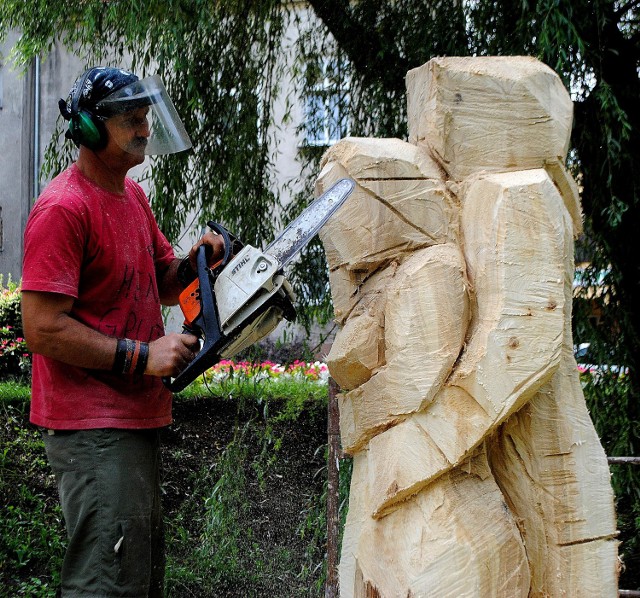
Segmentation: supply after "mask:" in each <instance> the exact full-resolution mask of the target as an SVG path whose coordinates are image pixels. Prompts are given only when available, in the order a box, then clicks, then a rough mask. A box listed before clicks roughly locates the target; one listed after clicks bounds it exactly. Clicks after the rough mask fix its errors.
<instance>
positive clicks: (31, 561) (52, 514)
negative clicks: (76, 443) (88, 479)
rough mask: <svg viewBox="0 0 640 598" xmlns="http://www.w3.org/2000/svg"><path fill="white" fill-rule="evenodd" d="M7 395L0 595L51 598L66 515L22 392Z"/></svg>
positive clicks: (2, 409)
mask: <svg viewBox="0 0 640 598" xmlns="http://www.w3.org/2000/svg"><path fill="white" fill-rule="evenodd" d="M2 386H5V385H2ZM4 390H5V392H3V393H2V394H3V395H4V398H3V400H1V401H0V416H1V418H0V419H1V421H2V429H1V430H0V438H1V439H2V444H0V503H1V504H2V505H3V514H2V518H0V563H2V566H0V596H2V597H3V598H14V597H15V596H29V597H34V598H35V597H38V598H53V597H54V596H55V595H56V594H55V586H56V585H57V584H58V583H59V571H60V567H61V564H62V555H63V552H64V533H63V529H62V523H61V521H62V513H61V510H60V507H59V506H58V504H57V500H56V499H57V497H56V496H55V490H54V483H53V479H52V476H50V475H49V471H48V466H47V464H46V460H45V458H44V446H43V443H42V439H41V437H40V434H39V432H38V431H37V430H36V429H35V428H33V427H31V426H28V425H25V424H26V420H27V416H28V403H27V402H25V401H24V399H22V398H21V395H22V396H23V395H24V389H23V390H22V392H17V389H16V388H15V387H14V388H13V391H12V392H9V391H8V389H6V388H5V389H4ZM9 390H10V389H9ZM16 397H17V398H16Z"/></svg>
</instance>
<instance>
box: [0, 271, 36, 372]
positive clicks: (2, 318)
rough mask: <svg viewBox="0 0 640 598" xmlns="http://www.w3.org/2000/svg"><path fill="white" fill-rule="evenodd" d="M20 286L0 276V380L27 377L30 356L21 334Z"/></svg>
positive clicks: (29, 368)
mask: <svg viewBox="0 0 640 598" xmlns="http://www.w3.org/2000/svg"><path fill="white" fill-rule="evenodd" d="M20 298H21V292H20V285H19V284H18V283H15V282H12V280H11V278H10V277H9V280H8V281H7V286H6V287H5V286H4V285H3V279H2V275H0V380H5V379H8V378H23V377H28V376H29V373H30V372H31V355H30V354H29V352H28V348H27V343H26V341H25V340H24V333H23V332H22V310H21V306H20Z"/></svg>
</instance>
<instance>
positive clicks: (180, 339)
mask: <svg viewBox="0 0 640 598" xmlns="http://www.w3.org/2000/svg"><path fill="white" fill-rule="evenodd" d="M199 350H200V342H199V341H198V338H197V337H195V336H193V335H192V334H176V333H174V334H168V335H166V336H163V337H160V338H159V339H157V340H155V341H152V342H150V343H149V359H148V361H147V368H146V370H145V372H144V373H145V374H148V375H150V376H177V375H178V374H179V373H180V372H181V371H182V370H183V369H184V368H186V367H187V366H188V365H189V364H190V363H191V361H193V358H194V357H195V356H196V355H197V354H198V351H199Z"/></svg>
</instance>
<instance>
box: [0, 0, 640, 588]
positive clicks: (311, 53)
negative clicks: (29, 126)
mask: <svg viewBox="0 0 640 598" xmlns="http://www.w3.org/2000/svg"><path fill="white" fill-rule="evenodd" d="M639 4H640V3H639V2H638V0H520V1H516V2H514V1H513V0H396V1H394V2H388V1H385V0H354V1H352V2H349V1H347V0H309V2H308V3H307V2H285V1H283V0H226V1H225V2H219V1H217V0H145V1H142V0H137V1H135V2H120V1H115V0H113V1H101V0H70V1H69V2H65V3H45V2H42V1H38V2H23V1H22V0H0V40H1V39H2V38H3V36H4V35H5V34H6V33H7V31H8V30H9V29H18V30H20V31H22V37H21V38H20V40H19V42H18V44H17V46H16V48H15V56H16V58H17V60H18V62H20V63H23V64H26V63H27V62H28V61H29V60H30V59H31V58H32V57H33V56H36V55H46V53H47V52H48V51H49V50H50V49H51V48H52V45H53V43H54V40H59V41H60V42H61V43H62V44H63V45H64V46H65V47H67V48H68V49H69V50H71V51H74V52H77V53H78V55H80V56H87V57H88V61H90V62H95V61H97V60H103V59H104V60H110V61H111V62H114V61H117V60H118V59H119V58H120V57H122V56H123V55H125V54H127V55H131V56H133V57H134V64H133V65H132V67H133V68H134V69H135V70H136V71H138V72H142V73H144V72H145V71H146V70H148V69H150V68H153V69H158V70H159V71H161V72H162V74H163V78H164V80H165V84H166V85H167V88H168V90H169V93H170V94H171V97H172V98H173V100H174V102H175V103H176V105H177V108H178V111H179V112H180V114H181V115H183V117H184V119H185V121H186V123H185V124H186V125H187V129H188V130H189V131H190V133H191V135H192V138H193V140H194V155H196V156H197V160H194V159H189V156H182V157H175V156H173V157H172V158H171V159H170V160H162V159H160V160H158V161H157V162H156V163H154V167H153V170H152V173H151V178H152V204H153V206H154V209H155V212H156V214H157V216H158V220H159V222H160V224H161V226H162V227H163V229H164V230H165V232H166V233H167V234H168V236H169V237H170V238H172V239H175V238H176V235H177V234H178V231H179V230H180V229H181V228H182V226H183V225H184V223H185V220H186V218H187V215H188V214H191V213H196V214H199V215H200V217H201V218H206V217H207V216H212V217H214V218H216V219H218V220H221V221H222V222H224V223H226V224H227V226H229V227H230V228H231V229H233V230H234V231H236V232H237V233H238V234H239V235H240V236H241V237H242V238H243V239H244V240H245V241H247V242H253V243H258V244H262V243H264V241H265V240H267V239H268V238H269V237H270V236H271V235H272V233H273V230H274V229H275V228H278V226H279V224H280V222H278V219H277V218H276V216H275V215H276V214H277V213H281V214H283V217H282V219H283V220H287V219H289V218H290V217H291V216H293V215H294V213H295V212H296V211H297V210H299V209H300V208H301V204H302V203H303V201H306V199H307V198H308V193H309V191H310V188H311V184H310V181H312V180H313V179H314V178H315V175H316V174H317V171H316V168H315V165H316V164H317V163H318V161H319V157H320V155H321V154H322V153H323V151H324V149H326V148H324V147H313V146H309V147H303V148H302V149H301V151H300V154H301V157H302V158H303V160H306V164H307V168H304V169H301V180H300V183H301V186H303V187H304V189H305V190H304V192H303V193H301V194H300V196H299V197H298V200H299V201H294V202H293V203H291V204H289V205H288V206H286V207H285V211H284V212H280V211H279V208H280V207H281V206H280V198H279V196H278V195H276V194H275V193H274V188H275V187H274V184H273V181H274V172H273V168H272V166H273V163H274V160H275V152H277V151H278V125H279V124H280V123H274V122H273V115H274V100H275V98H276V97H277V95H278V94H279V93H280V92H281V85H282V83H283V81H284V78H283V77H286V78H287V80H294V81H295V82H296V83H297V86H296V88H295V91H296V93H297V94H298V95H299V97H300V98H301V99H302V101H304V98H305V97H308V96H309V95H311V94H313V93H316V91H317V89H318V83H319V80H320V79H323V80H324V82H325V83H327V82H328V83H329V86H330V87H331V89H332V95H331V97H330V98H327V102H328V104H327V106H325V108H327V109H328V110H330V111H331V113H332V123H331V125H332V126H333V127H334V129H335V130H336V134H337V136H343V135H345V134H347V133H349V134H351V135H363V136H379V137H399V138H406V108H405V107H406V97H405V85H404V77H405V74H406V72H407V71H408V70H409V69H410V68H413V67H417V66H420V65H421V64H423V63H425V62H427V61H428V60H429V59H430V58H432V57H434V56H445V55H469V54H478V55H490V54H502V55H515V54H529V55H533V56H536V57H538V58H539V59H541V60H542V61H543V62H545V63H547V64H548V65H550V66H551V67H552V68H554V69H555V70H556V71H557V72H558V74H559V75H560V76H561V77H562V79H563V81H564V83H565V85H566V86H567V88H568V89H570V90H571V92H572V96H573V99H574V103H575V126H574V130H573V135H572V152H571V157H572V164H571V166H572V168H573V169H574V172H575V176H576V178H578V180H579V181H580V183H581V188H582V204H583V209H584V216H585V230H586V231H587V234H586V236H585V239H584V240H583V242H582V247H581V251H582V253H583V257H584V259H585V261H588V262H589V263H590V264H591V267H590V269H587V270H586V272H585V280H587V281H589V280H590V281H591V283H589V284H587V288H590V290H591V291H593V289H594V288H597V292H591V293H590V294H589V301H588V302H587V301H584V302H582V303H580V302H578V303H577V305H576V310H575V312H576V317H575V321H574V326H575V338H576V339H578V341H579V342H584V343H586V342H589V343H591V349H594V350H595V353H596V355H597V356H596V357H594V359H595V360H596V363H605V364H616V365H623V366H625V367H626V368H627V369H626V370H623V371H626V372H627V373H626V374H625V375H624V376H618V375H617V374H616V372H617V373H620V370H615V369H611V368H609V369H608V370H606V373H607V375H606V376H600V377H599V378H598V379H597V380H595V384H594V385H593V388H592V389H591V392H590V393H589V394H590V396H591V397H592V405H591V408H592V415H593V417H594V420H595V421H596V424H597V425H598V429H599V432H600V434H601V436H602V438H603V444H604V445H605V448H606V450H607V452H608V453H609V454H610V455H616V454H617V455H637V454H638V443H639V442H640V430H639V427H640V423H639V421H640V381H639V380H638V371H639V360H640V311H638V310H637V307H636V306H637V304H638V301H639V300H640V267H639V265H640V260H639V259H638V252H637V249H636V246H635V243H634V241H635V238H634V233H635V226H636V223H637V222H638V221H639V214H638V211H639V205H638V204H639V197H638V196H639V188H638V186H639V185H640V177H639V176H638V172H637V169H638V166H637V165H638V164H640V155H639V153H640V139H639V135H640V123H639V118H640V110H639V109H638V104H637V101H638V98H639V97H640V78H639V76H638V64H640V45H639V41H640V31H639V28H638V5H639ZM306 11H309V13H310V14H311V16H312V17H313V16H314V15H315V17H317V18H311V19H306V18H300V16H301V15H302V14H304V13H305V12H306ZM289 19H292V21H291V23H293V24H296V23H297V26H298V49H297V52H296V53H295V54H296V58H297V62H296V64H295V65H294V67H293V68H288V67H287V69H286V72H285V65H287V64H288V63H287V60H286V57H285V56H283V53H284V52H285V48H286V44H284V33H285V27H286V25H287V24H288V22H289ZM327 67H328V68H327ZM318 115H319V113H317V114H314V113H311V114H309V115H308V118H307V119H306V121H305V122H304V123H300V125H301V129H306V130H309V129H313V128H314V127H316V126H319V124H322V125H323V126H324V125H325V124H326V122H323V123H319V122H318V118H317V117H318ZM325 116H326V112H322V118H323V119H324V117H325ZM274 125H275V126H274ZM56 147H57V146H53V149H52V150H51V151H50V152H49V154H48V155H49V156H50V158H51V160H50V162H51V163H52V165H53V168H54V170H55V168H60V167H61V166H62V163H63V160H64V159H65V158H64V153H60V152H59V151H57V149H56ZM302 173H304V174H302ZM305 181H307V183H306V187H305ZM324 271H325V266H324V255H323V254H322V250H321V248H320V246H319V244H312V245H311V246H310V247H309V249H308V251H307V253H306V255H305V256H304V261H303V262H302V263H301V264H300V265H299V267H298V268H297V269H296V271H295V273H294V274H295V288H296V291H297V293H298V296H299V297H300V298H301V304H303V305H304V306H305V308H306V314H307V315H308V316H309V317H311V316H316V317H324V318H327V317H328V316H329V314H330V308H329V306H328V300H327V296H328V295H327V284H326V277H325V276H324V275H323V273H324ZM319 273H320V275H319ZM581 306H587V307H588V309H585V310H582V309H581ZM594 313H600V314H601V315H600V321H599V325H597V326H596V325H594V324H593V322H594V321H595V319H594V318H593V317H592V316H593V315H594ZM615 474H616V476H615V480H616V490H617V491H618V492H619V493H620V494H621V495H622V493H624V494H625V496H627V497H629V499H628V500H630V501H631V504H635V507H634V508H635V517H640V482H639V481H638V476H637V474H636V475H635V476H634V475H633V474H632V472H631V470H621V471H619V472H618V471H616V472H615ZM625 500H626V499H625ZM621 512H623V513H627V514H628V516H629V517H632V516H633V512H634V511H633V508H632V507H631V506H630V505H625V504H623V505H621ZM628 535H630V536H633V531H630V532H629V534H628ZM623 550H624V549H623ZM636 558H637V557H636ZM634 565H635V567H634ZM633 568H635V570H636V571H637V570H639V569H640V566H638V563H637V562H636V563H633V562H630V563H629V570H632V569H633ZM636 583H638V584H639V585H640V580H636ZM623 587H624V586H623Z"/></svg>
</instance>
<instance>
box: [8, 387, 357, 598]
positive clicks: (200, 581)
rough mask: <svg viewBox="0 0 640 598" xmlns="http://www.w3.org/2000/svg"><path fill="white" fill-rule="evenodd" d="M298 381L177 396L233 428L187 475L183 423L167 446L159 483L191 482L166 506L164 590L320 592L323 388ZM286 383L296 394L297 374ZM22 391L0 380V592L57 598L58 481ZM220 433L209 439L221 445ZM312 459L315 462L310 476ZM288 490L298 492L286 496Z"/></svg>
mask: <svg viewBox="0 0 640 598" xmlns="http://www.w3.org/2000/svg"><path fill="white" fill-rule="evenodd" d="M295 384H296V385H297V387H298V388H297V390H295V392H292V395H291V397H289V396H286V397H285V395H280V396H277V397H276V396H273V397H272V396H269V395H268V394H267V393H266V392H259V393H258V394H257V395H255V396H253V397H250V396H248V395H247V396H238V397H234V398H231V397H224V396H223V397H212V396H207V398H206V399H203V398H202V394H200V396H198V395H197V393H196V395H195V396H198V398H188V397H186V396H184V395H183V396H181V397H178V398H177V399H176V403H177V405H176V408H177V409H179V408H180V405H181V404H183V403H185V402H199V403H200V404H203V403H207V404H209V405H210V408H209V409H208V411H209V412H210V413H212V414H214V416H215V417H214V425H219V426H228V433H229V435H230V437H229V440H228V442H226V443H225V444H224V445H223V446H222V447H219V446H217V445H216V446H213V445H210V444H207V446H206V454H205V455H204V456H201V457H200V458H199V459H198V460H197V462H198V463H201V466H200V467H198V468H197V469H194V470H193V471H189V470H188V469H185V468H184V466H183V465H182V463H183V462H184V461H185V459H186V457H187V456H188V455H186V454H185V448H183V441H184V432H182V431H181V428H180V423H179V421H178V422H176V426H175V427H176V430H175V432H174V434H175V436H174V438H175V439H176V441H175V442H173V443H169V442H168V441H165V443H164V444H165V449H164V450H165V451H168V452H165V455H164V457H163V460H164V461H165V462H167V461H168V460H169V459H171V460H172V461H173V462H174V464H175V465H174V468H172V469H171V473H172V475H173V476H174V477H172V478H168V479H167V476H166V471H165V481H164V485H165V488H166V489H167V490H169V489H171V486H172V485H178V487H179V488H180V489H181V488H183V487H184V480H185V479H186V478H188V479H189V485H190V486H192V488H193V490H192V491H190V492H189V494H188V495H187V496H182V497H181V501H180V504H179V506H177V507H175V506H174V508H170V509H169V508H165V522H166V534H167V550H168V554H167V558H168V566H167V574H166V595H167V597H168V598H172V597H173V598H182V597H184V596H221V595H229V596H238V595H241V596H260V595H272V596H276V595H277V596H282V597H283V598H285V597H287V596H291V597H294V596H295V597H298V596H309V597H318V598H319V597H320V596H322V595H323V591H322V583H323V582H322V579H323V577H322V575H323V574H322V561H323V559H324V550H323V547H324V544H325V542H326V538H325V535H324V534H325V532H324V530H325V527H324V524H323V523H322V521H321V520H318V521H317V522H316V525H315V529H313V527H314V523H313V519H312V514H318V517H320V518H321V517H322V512H323V508H324V506H323V505H324V502H323V501H324V496H323V494H322V491H323V475H324V468H323V466H322V465H323V462H322V455H323V454H324V450H325V447H324V444H322V442H323V437H324V434H323V431H324V429H325V427H326V420H325V417H326V400H327V397H326V392H327V388H326V385H324V386H322V387H319V386H318V385H316V384H311V383H310V382H308V381H303V380H300V379H298V380H297V381H295ZM263 388H265V386H262V385H261V386H258V387H257V389H258V390H259V391H260V390H261V389H263ZM288 388H289V390H290V391H294V383H293V381H290V384H289V387H288ZM318 388H321V389H322V391H318V390H317V389H318ZM305 389H307V392H306V393H305ZM28 395H29V393H28V388H27V387H24V386H22V387H20V386H19V385H18V384H17V383H15V382H11V383H3V384H0V397H1V398H2V400H0V415H1V416H2V422H3V424H2V427H1V429H0V501H2V504H3V505H5V507H4V511H3V517H2V519H1V520H0V563H2V565H0V598H10V597H11V598H14V597H15V596H29V597H38V598H53V597H54V596H55V595H56V587H57V586H58V585H59V571H60V567H61V563H62V557H63V553H64V548H65V539H64V538H65V534H64V526H63V522H62V515H61V510H60V507H59V506H58V500H57V493H56V490H55V484H54V478H53V476H52V475H51V473H50V469H49V467H48V464H47V463H46V458H45V454H44V446H43V443H42V439H41V437H40V434H39V432H38V431H37V430H36V429H34V427H32V426H30V425H29V424H28ZM303 396H306V399H304V400H303V399H302V398H301V397H303ZM283 397H285V398H283ZM226 412H229V413H230V414H231V420H230V422H229V421H226V420H225V419H224V417H223V414H224V413H226ZM197 423H198V426H197V428H196V432H195V433H196V435H197V434H201V435H203V436H205V433H204V432H203V426H206V425H209V424H210V422H208V421H206V422H205V421H202V422H200V421H198V422H197ZM226 433H227V432H226V430H225V431H223V432H222V433H221V434H220V435H219V436H218V435H216V436H211V435H206V438H207V440H209V439H210V438H216V442H217V438H223V437H224V435H225V434H226ZM315 442H318V446H317V448H316V446H315V444H313V443H315ZM309 443H312V444H309ZM310 467H311V468H313V469H315V470H317V473H316V475H315V476H314V477H313V478H312V479H310V476H308V475H307V473H306V472H307V470H308V468H310ZM292 471H294V473H295V475H296V478H295V479H297V480H299V479H303V478H307V479H308V481H307V482H306V483H305V484H304V485H302V486H300V487H296V488H295V490H293V489H292V487H291V484H289V485H283V479H285V477H286V476H287V475H291V472H292ZM312 471H313V470H312ZM176 476H178V477H179V478H181V479H177V478H176ZM342 490H343V492H346V491H347V490H348V481H347V482H346V483H345V484H343V486H342ZM290 492H295V493H297V494H299V496H296V498H295V500H292V499H291V497H289V496H287V495H286V493H290ZM266 503H269V504H270V507H269V509H265V508H264V505H265V504H266ZM296 505H299V506H296ZM292 509H294V510H292ZM273 514H276V515H277V516H276V517H272V516H270V515H273Z"/></svg>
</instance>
